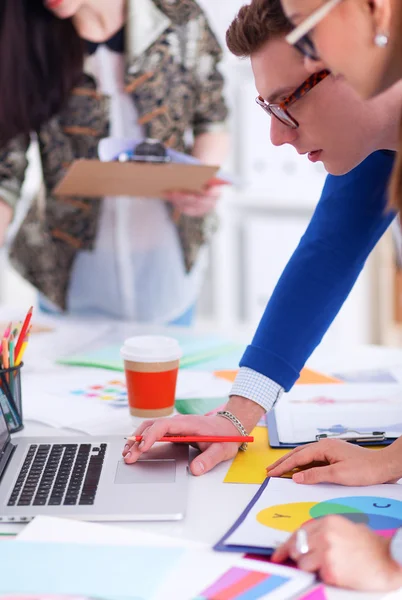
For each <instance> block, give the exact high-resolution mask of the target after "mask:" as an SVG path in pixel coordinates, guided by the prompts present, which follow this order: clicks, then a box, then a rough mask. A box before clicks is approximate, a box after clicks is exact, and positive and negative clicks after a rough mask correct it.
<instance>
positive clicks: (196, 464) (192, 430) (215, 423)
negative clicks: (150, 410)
mask: <svg viewBox="0 0 402 600" xmlns="http://www.w3.org/2000/svg"><path fill="white" fill-rule="evenodd" d="M238 434H239V432H238V431H237V429H236V427H235V426H234V425H233V424H232V423H231V422H230V421H228V420H227V419H223V418H222V417H218V416H199V415H177V416H174V417H170V418H165V419H155V420H147V421H144V422H143V423H142V424H141V425H140V427H138V429H137V430H136V431H135V433H134V435H142V437H143V440H142V442H140V443H138V442H130V441H129V442H127V444H126V446H125V447H124V450H123V456H124V460H125V462H126V463H128V464H131V463H135V462H136V461H137V460H138V459H139V458H140V456H141V454H142V453H143V452H147V450H149V449H150V448H151V446H153V444H154V443H155V442H156V441H157V440H159V439H160V438H162V437H163V436H166V435H181V436H182V435H188V436H189V435H219V436H224V435H225V436H227V435H230V436H233V435H238ZM239 445H240V444H238V443H228V442H224V443H213V444H208V443H202V444H199V445H198V447H199V448H200V450H201V454H199V455H198V456H197V457H196V458H195V459H194V460H193V461H192V463H191V465H190V468H191V472H192V474H193V475H203V474H204V473H206V472H207V471H210V470H211V469H212V468H213V467H214V466H215V465H217V464H218V463H220V462H222V461H224V460H229V459H230V458H233V457H234V456H235V455H236V454H237V452H238V449H239Z"/></svg>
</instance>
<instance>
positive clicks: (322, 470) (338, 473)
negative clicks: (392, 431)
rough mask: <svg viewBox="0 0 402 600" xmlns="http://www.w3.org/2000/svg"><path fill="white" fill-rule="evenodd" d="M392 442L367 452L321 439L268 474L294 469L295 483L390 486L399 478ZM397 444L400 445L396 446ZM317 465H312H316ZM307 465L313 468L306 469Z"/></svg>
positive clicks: (285, 458)
mask: <svg viewBox="0 0 402 600" xmlns="http://www.w3.org/2000/svg"><path fill="white" fill-rule="evenodd" d="M396 444H397V442H394V444H392V445H391V446H389V447H388V448H385V449H383V450H369V449H368V448H361V447H360V446H355V445H353V444H351V443H350V442H344V441H341V440H333V439H327V440H321V441H319V442H316V443H314V444H307V445H306V446H299V447H298V448H295V449H294V450H292V451H291V452H289V454H287V455H286V456H283V457H282V458H280V459H279V460H277V461H276V462H275V463H273V464H272V465H270V466H269V467H267V475H269V476H270V477H280V476H281V475H284V474H285V473H288V472H290V471H292V470H293V469H295V468H297V467H299V468H300V467H302V468H305V467H307V468H306V469H305V470H303V471H301V472H299V473H295V474H294V475H293V480H294V481H295V482H296V483H304V484H314V483H322V482H325V483H338V484H341V485H376V484H380V483H390V482H394V481H395V480H397V479H399V477H401V476H402V466H400V461H399V460H398V458H397V454H399V452H395V451H396V450H399V451H400V449H399V448H397V447H396ZM398 445H399V444H398ZM317 463H318V464H319V465H320V466H315V465H316V464H317ZM308 465H313V466H311V467H309V466H308Z"/></svg>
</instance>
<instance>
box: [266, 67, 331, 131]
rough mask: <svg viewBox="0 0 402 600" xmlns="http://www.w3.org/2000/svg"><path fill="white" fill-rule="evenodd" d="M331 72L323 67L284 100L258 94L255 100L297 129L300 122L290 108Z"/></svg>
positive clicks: (273, 114) (282, 121)
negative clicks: (267, 98)
mask: <svg viewBox="0 0 402 600" xmlns="http://www.w3.org/2000/svg"><path fill="white" fill-rule="evenodd" d="M329 74H330V71H328V69H323V70H322V71H318V72H317V73H313V74H312V75H310V77H308V78H307V79H306V80H305V81H304V82H303V83H302V84H301V85H300V86H299V87H298V88H297V89H296V90H295V91H294V92H293V93H292V94H290V95H289V96H287V97H286V98H285V100H282V102H267V101H266V100H264V98H263V97H262V96H257V98H256V99H255V101H256V103H257V104H258V105H259V106H261V108H263V109H264V110H265V112H266V113H268V114H269V115H270V116H273V117H276V118H277V119H278V121H280V122H281V123H283V124H284V125H286V126H287V127H291V128H292V129H297V128H298V127H299V123H298V122H297V121H296V119H295V118H294V117H292V115H291V114H290V113H289V111H288V108H289V107H290V106H292V104H294V103H295V102H297V101H298V100H300V98H303V97H304V96H305V95H306V94H308V92H310V91H311V90H312V89H313V88H314V87H315V86H316V85H318V84H319V83H320V82H321V81H323V80H324V79H325V78H326V77H328V75H329Z"/></svg>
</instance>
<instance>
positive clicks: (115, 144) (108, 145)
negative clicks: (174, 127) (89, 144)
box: [98, 137, 235, 184]
mask: <svg viewBox="0 0 402 600" xmlns="http://www.w3.org/2000/svg"><path fill="white" fill-rule="evenodd" d="M142 141H144V140H138V139H131V138H114V137H107V138H103V139H102V140H101V141H100V142H99V144H98V155H99V160H101V161H102V162H108V161H111V160H116V157H117V156H118V155H119V154H121V153H122V152H132V150H133V148H135V146H136V145H137V144H139V143H140V142H142ZM167 154H168V156H169V157H170V159H171V161H172V162H175V163H180V164H186V165H200V164H202V163H201V161H199V160H198V159H197V158H195V157H194V156H191V155H189V154H184V152H178V151H177V150H173V149H172V148H167ZM216 177H217V178H218V179H220V180H221V183H228V184H233V183H235V179H234V178H233V177H232V176H231V175H229V174H228V173H225V172H224V171H222V170H219V171H218V173H217V175H216Z"/></svg>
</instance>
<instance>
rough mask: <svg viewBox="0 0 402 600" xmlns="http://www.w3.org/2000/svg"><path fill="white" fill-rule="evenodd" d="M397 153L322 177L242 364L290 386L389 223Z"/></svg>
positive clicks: (374, 156)
mask: <svg viewBox="0 0 402 600" xmlns="http://www.w3.org/2000/svg"><path fill="white" fill-rule="evenodd" d="M393 162H394V155H393V153H390V152H385V151H384V152H383V151H379V152H375V153H374V154H372V155H371V156H369V157H368V158H367V159H366V160H365V161H364V162H363V163H361V164H360V165H359V166H358V167H356V168H355V169H353V171H351V172H350V173H348V174H347V175H343V176H341V177H334V176H332V175H329V176H328V177H327V180H326V183H325V186H324V189H323V192H322V196H321V199H320V201H319V203H318V205H317V208H316V210H315V212H314V215H313V217H312V219H311V222H310V224H309V226H308V228H307V230H306V232H305V234H304V235H303V237H302V238H301V240H300V243H299V245H298V247H297V249H296V250H295V252H294V254H293V256H292V257H291V259H290V261H289V262H288V264H287V266H286V268H285V270H284V271H283V273H282V276H281V278H280V279H279V282H278V284H277V286H276V288H275V290H274V292H273V294H272V296H271V298H270V300H269V302H268V305H267V307H266V309H265V312H264V315H263V317H262V319H261V322H260V324H259V326H258V329H257V331H256V333H255V336H254V339H253V341H252V343H251V345H250V346H248V347H247V349H246V351H245V353H244V355H243V358H242V359H241V361H240V366H242V367H249V368H250V369H254V371H258V372H259V373H262V374H263V375H266V376H267V377H269V378H270V379H273V380H274V381H275V382H277V383H279V384H280V385H281V386H282V387H283V388H284V389H285V390H286V391H288V390H289V389H290V388H291V387H292V386H293V384H294V383H295V381H296V380H297V379H298V377H299V374H300V371H301V369H302V368H303V366H304V364H305V362H306V361H307V359H308V357H309V356H310V355H311V353H312V352H313V351H314V349H315V348H316V347H317V346H318V344H319V343H320V341H321V339H322V337H323V335H324V334H325V332H326V331H327V329H328V328H329V326H330V325H331V323H332V321H333V320H334V318H335V317H336V315H337V314H338V312H339V310H340V308H341V307H342V304H343V303H344V301H345V300H346V298H347V297H348V295H349V293H350V291H351V289H352V287H353V285H354V283H355V281H356V279H357V277H358V276H359V274H360V272H361V270H362V269H363V266H364V263H365V261H366V259H367V257H368V255H369V254H370V252H371V250H372V249H373V248H374V246H375V245H376V244H377V242H378V240H379V239H380V238H381V236H382V235H383V233H384V232H385V230H386V229H387V228H388V226H389V225H390V224H391V222H392V220H393V219H394V217H395V213H393V212H391V211H389V210H387V209H386V202H387V186H388V180H389V177H390V174H391V171H392V167H393Z"/></svg>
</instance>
